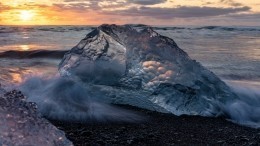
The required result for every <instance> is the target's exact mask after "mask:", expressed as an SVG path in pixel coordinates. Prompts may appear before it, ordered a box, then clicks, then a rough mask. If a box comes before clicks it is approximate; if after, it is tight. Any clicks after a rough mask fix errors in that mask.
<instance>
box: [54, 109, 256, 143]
mask: <svg viewBox="0 0 260 146" xmlns="http://www.w3.org/2000/svg"><path fill="white" fill-rule="evenodd" d="M119 107H121V108H124V109H126V110H130V111H133V112H136V113H139V114H141V115H143V116H145V117H147V119H146V120H144V121H143V122H138V123H116V122H107V123H104V122H103V123H92V124H86V123H85V124H84V123H71V122H61V121H55V120H50V122H51V123H52V124H53V125H54V126H56V127H57V128H58V129H60V130H62V131H64V132H65V133H66V137H67V138H68V139H69V140H71V141H72V142H73V144H74V145H174V144H177V145H189V144H218V145H220V144H221V145H223V144H228V145H229V144H234V145H238V144H239V145H257V144H259V143H260V129H253V128H250V127H245V126H241V125H237V124H235V123H232V122H230V121H227V120H226V119H224V118H213V117H201V116H188V115H183V116H175V115H173V114H165V113H158V112H155V111H149V110H145V109H141V108H137V107H133V106H127V105H123V106H121V105H120V106H119Z"/></svg>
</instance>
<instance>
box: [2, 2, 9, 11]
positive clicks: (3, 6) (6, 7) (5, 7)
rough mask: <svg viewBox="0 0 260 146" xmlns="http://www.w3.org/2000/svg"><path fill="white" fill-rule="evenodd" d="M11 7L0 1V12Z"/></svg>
mask: <svg viewBox="0 0 260 146" xmlns="http://www.w3.org/2000/svg"><path fill="white" fill-rule="evenodd" d="M10 9H11V8H10V7H9V6H7V5H4V4H2V3H1V2H0V13H1V12H3V11H6V10H10Z"/></svg>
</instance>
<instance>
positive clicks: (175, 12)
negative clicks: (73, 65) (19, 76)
mask: <svg viewBox="0 0 260 146" xmlns="http://www.w3.org/2000/svg"><path fill="white" fill-rule="evenodd" d="M104 23H106V24H148V25H163V26H179V25H183V26H189V25H196V26H198V25H228V26H230V25H240V26H260V0H0V25H100V24H104Z"/></svg>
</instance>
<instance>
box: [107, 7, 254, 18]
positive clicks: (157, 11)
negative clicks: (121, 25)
mask: <svg viewBox="0 0 260 146" xmlns="http://www.w3.org/2000/svg"><path fill="white" fill-rule="evenodd" d="M249 10H250V7H246V6H244V7H238V8H217V7H195V6H194V7H186V6H180V7H177V8H161V7H145V6H143V7H140V8H137V7H132V8H129V9H126V10H117V11H113V12H111V11H110V12H107V14H109V15H121V16H145V17H152V18H157V19H172V18H191V17H210V16H220V15H226V14H232V13H237V12H246V11H249Z"/></svg>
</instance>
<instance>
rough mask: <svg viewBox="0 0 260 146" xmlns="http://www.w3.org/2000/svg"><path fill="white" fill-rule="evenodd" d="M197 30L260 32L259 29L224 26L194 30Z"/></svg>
mask: <svg viewBox="0 0 260 146" xmlns="http://www.w3.org/2000/svg"><path fill="white" fill-rule="evenodd" d="M194 29H195V30H203V29H207V30H224V31H260V28H257V27H224V26H203V27H197V28H194Z"/></svg>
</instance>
